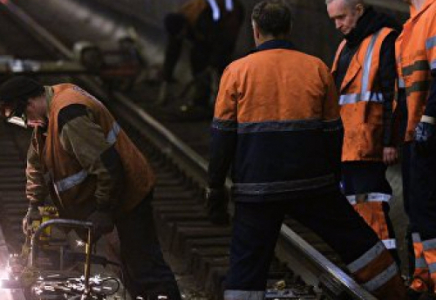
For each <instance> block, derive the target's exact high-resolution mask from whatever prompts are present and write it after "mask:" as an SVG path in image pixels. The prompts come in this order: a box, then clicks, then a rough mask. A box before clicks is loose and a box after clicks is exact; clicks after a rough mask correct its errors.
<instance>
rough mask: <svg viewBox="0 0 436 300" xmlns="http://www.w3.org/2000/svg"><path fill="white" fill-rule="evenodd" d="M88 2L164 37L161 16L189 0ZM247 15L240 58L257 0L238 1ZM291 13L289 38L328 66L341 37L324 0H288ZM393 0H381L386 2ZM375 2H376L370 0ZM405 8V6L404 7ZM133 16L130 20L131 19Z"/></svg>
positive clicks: (247, 46)
mask: <svg viewBox="0 0 436 300" xmlns="http://www.w3.org/2000/svg"><path fill="white" fill-rule="evenodd" d="M86 1H87V2H88V3H89V2H98V3H100V4H101V3H103V4H105V5H106V6H108V7H111V8H113V9H116V10H117V11H121V12H124V13H125V14H126V15H130V16H131V17H132V18H133V19H135V20H140V21H141V22H144V23H147V24H148V25H149V26H150V27H152V28H153V30H154V31H155V32H159V33H158V36H159V37H163V36H165V32H164V30H163V25H162V23H163V19H164V16H165V15H166V14H167V13H168V12H173V11H176V10H177V9H178V7H180V5H181V4H183V3H185V2H186V1H189V0H117V1H113V0H86ZM241 1H242V3H243V5H244V7H245V10H246V17H245V23H244V25H243V28H242V29H241V32H240V38H239V41H238V45H237V49H236V51H235V57H240V56H242V55H244V54H245V53H247V52H248V51H249V50H250V49H251V48H252V47H253V39H252V36H251V26H250V13H251V11H252V8H253V7H254V5H255V4H256V3H257V2H259V0H241ZM288 1H289V3H290V5H291V7H292V10H293V16H294V27H293V35H292V39H293V42H294V43H295V45H296V47H297V48H298V49H300V50H301V51H304V52H306V53H308V54H312V55H315V56H317V57H320V58H321V59H322V60H324V62H326V63H327V64H328V65H330V64H331V62H332V60H333V57H334V53H335V50H336V47H337V45H338V44H339V42H340V40H341V36H340V34H339V33H338V32H337V31H336V30H335V28H334V25H333V23H332V21H331V20H329V18H328V16H327V12H326V7H325V1H324V0H288ZM387 1H388V2H389V1H393V0H383V2H382V3H383V6H386V2H387ZM372 2H375V1H372ZM403 8H404V7H403ZM379 9H381V10H383V11H385V12H388V13H391V14H392V13H393V14H394V15H395V16H396V17H397V18H398V19H399V20H400V21H404V20H405V19H406V18H407V15H406V14H405V13H404V10H403V11H402V12H398V11H394V12H393V11H389V9H386V8H379ZM133 19H132V20H133Z"/></svg>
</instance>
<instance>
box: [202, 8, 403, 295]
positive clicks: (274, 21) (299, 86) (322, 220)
mask: <svg viewBox="0 0 436 300" xmlns="http://www.w3.org/2000/svg"><path fill="white" fill-rule="evenodd" d="M291 21H292V19H291V9H290V7H289V5H288V4H287V3H286V2H285V1H284V0H267V1H262V2H260V3H258V4H257V5H256V6H255V8H254V10H253V13H252V24H253V34H254V39H255V42H256V46H257V48H256V50H255V51H254V52H253V53H251V54H250V55H247V56H246V57H244V58H242V59H239V60H237V61H235V62H233V63H231V64H230V65H229V66H228V67H227V68H226V70H225V71H224V73H223V76H222V79H221V83H220V88H219V93H218V96H217V100H216V105H215V114H214V119H213V122H212V143H211V154H210V162H209V179H208V180H209V187H208V189H207V194H206V200H207V203H208V207H209V216H210V218H211V220H212V221H213V222H215V223H225V222H226V219H227V218H226V201H225V200H226V197H225V188H224V183H225V179H226V175H227V173H228V169H229V168H230V166H231V168H232V172H231V174H232V181H233V186H232V199H233V200H234V201H235V215H234V218H233V234H232V244H231V250H230V270H229V273H228V275H227V277H226V284H225V294H224V299H225V300H234V299H238V300H248V299H263V298H264V293H265V287H266V281H267V274H268V267H269V264H270V261H271V259H272V257H273V254H274V248H275V243H276V240H277V237H278V235H279V232H280V228H281V225H282V222H283V220H284V218H285V216H290V217H291V218H295V219H296V220H297V221H299V222H301V223H302V224H304V225H305V226H307V227H309V228H311V229H312V230H314V231H315V232H316V233H317V234H318V235H319V236H320V237H321V238H322V239H323V240H325V241H326V242H327V243H328V244H330V246H331V247H332V248H333V249H334V250H335V251H337V253H338V254H339V255H340V256H341V257H342V259H343V261H344V262H345V263H346V264H347V266H348V269H349V271H350V273H351V274H352V275H353V277H354V278H355V279H356V280H357V281H358V282H359V283H361V284H362V285H363V286H364V288H366V289H367V290H368V291H370V292H371V293H373V294H374V295H376V296H377V297H378V298H379V299H384V300H399V299H405V295H406V293H405V292H406V291H405V287H404V286H403V282H402V279H401V277H400V274H399V270H398V266H397V264H396V263H395V262H394V259H393V258H392V256H391V255H390V254H389V252H388V250H387V249H386V247H385V245H384V244H383V243H382V242H381V241H380V239H379V238H378V237H377V235H376V234H375V233H374V232H373V230H371V228H370V227H369V226H368V225H367V224H366V223H365V222H364V220H363V219H362V218H361V217H360V216H359V215H358V214H357V212H356V211H355V210H354V209H353V208H352V207H351V206H350V205H349V203H348V202H347V200H346V199H345V197H344V195H343V194H341V192H340V190H339V174H340V167H341V162H340V154H341V144H342V124H341V120H340V116H339V105H338V99H337V93H336V88H335V84H334V81H333V78H332V75H331V74H330V71H329V69H328V67H327V66H326V65H325V64H324V63H323V62H322V61H321V60H319V59H318V58H315V57H313V56H310V55H306V54H304V53H301V52H299V51H297V50H296V49H295V48H294V46H293V45H292V43H291V42H290V41H289V36H290V30H291V27H292V24H291V23H292V22H291Z"/></svg>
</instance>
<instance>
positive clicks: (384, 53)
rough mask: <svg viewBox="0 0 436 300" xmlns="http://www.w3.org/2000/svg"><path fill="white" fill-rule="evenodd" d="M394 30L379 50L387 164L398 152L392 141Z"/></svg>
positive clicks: (395, 72)
mask: <svg viewBox="0 0 436 300" xmlns="http://www.w3.org/2000/svg"><path fill="white" fill-rule="evenodd" d="M397 37H398V33H397V32H396V31H393V32H391V33H390V34H389V35H388V36H387V37H386V38H385V40H384V41H383V44H382V47H381V52H380V67H379V78H380V80H379V83H380V86H381V91H382V94H383V141H382V142H383V161H384V163H385V164H387V165H391V164H394V163H396V162H397V159H398V153H397V149H396V147H395V146H396V145H395V141H394V135H395V129H396V128H395V125H398V124H396V123H395V122H394V118H393V100H394V97H395V82H396V80H397V68H396V61H395V40H396V39H397Z"/></svg>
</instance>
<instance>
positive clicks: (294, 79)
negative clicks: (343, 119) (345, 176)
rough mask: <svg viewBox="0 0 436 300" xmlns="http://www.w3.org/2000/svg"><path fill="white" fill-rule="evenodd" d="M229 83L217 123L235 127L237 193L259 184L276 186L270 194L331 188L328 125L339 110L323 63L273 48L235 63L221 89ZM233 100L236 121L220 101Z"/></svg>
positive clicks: (332, 182) (226, 103)
mask: <svg viewBox="0 0 436 300" xmlns="http://www.w3.org/2000/svg"><path fill="white" fill-rule="evenodd" d="M227 78H231V79H230V80H228V79H227ZM227 80H228V82H231V83H232V84H231V85H230V86H228V87H227V88H226V89H225V90H223V89H221V90H222V91H221V92H220V95H219V96H218V100H217V113H216V114H215V118H216V119H221V120H225V119H230V120H231V119H234V121H236V123H237V131H238V135H237V150H236V156H235V158H234V160H233V181H234V182H235V183H236V184H235V191H236V192H237V191H238V186H239V185H240V184H242V185H245V184H259V183H274V184H275V185H277V186H276V187H275V188H273V189H272V190H271V194H275V193H282V192H288V191H302V190H316V189H317V188H322V187H332V188H333V186H334V180H333V179H332V177H333V176H332V173H333V172H332V164H331V161H330V160H329V153H328V147H327V145H326V141H325V135H324V125H325V123H326V121H330V120H335V119H337V118H338V105H337V100H336V94H335V92H334V87H333V83H332V79H331V76H330V74H329V71H328V68H327V67H326V66H325V65H324V63H322V62H321V61H320V60H319V59H317V58H315V57H312V56H309V55H306V54H303V53H300V52H298V51H294V50H290V49H277V48H276V49H269V50H264V51H259V52H256V53H253V54H251V55H248V56H247V57H245V58H243V59H240V60H238V61H236V62H234V63H232V64H231V65H230V66H229V67H228V68H227V69H226V71H225V72H224V75H223V81H222V84H221V86H222V87H225V86H226V81H227ZM229 96H231V97H234V99H235V100H236V102H234V105H236V106H237V108H236V111H237V115H236V116H231V115H226V112H228V111H231V110H232V109H231V108H226V107H225V106H226V105H229V101H220V98H222V97H229ZM306 183H307V184H306ZM268 185H270V184H268ZM280 185H281V186H280ZM267 194H268V193H267ZM271 197H273V196H271ZM274 197H275V196H274Z"/></svg>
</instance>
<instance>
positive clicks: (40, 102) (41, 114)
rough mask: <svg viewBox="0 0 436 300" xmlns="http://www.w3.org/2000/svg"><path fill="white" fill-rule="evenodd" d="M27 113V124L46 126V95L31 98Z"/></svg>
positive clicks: (30, 125)
mask: <svg viewBox="0 0 436 300" xmlns="http://www.w3.org/2000/svg"><path fill="white" fill-rule="evenodd" d="M25 115H26V119H27V126H29V127H37V126H42V127H43V126H45V125H46V123H47V105H46V102H45V98H44V97H38V98H31V99H29V101H28V102H27V106H26V110H25Z"/></svg>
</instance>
